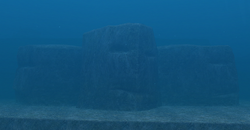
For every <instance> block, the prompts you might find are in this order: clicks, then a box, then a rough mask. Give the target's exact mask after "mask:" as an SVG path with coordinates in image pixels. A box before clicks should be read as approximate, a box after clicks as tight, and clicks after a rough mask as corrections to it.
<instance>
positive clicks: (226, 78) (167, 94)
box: [158, 45, 239, 105]
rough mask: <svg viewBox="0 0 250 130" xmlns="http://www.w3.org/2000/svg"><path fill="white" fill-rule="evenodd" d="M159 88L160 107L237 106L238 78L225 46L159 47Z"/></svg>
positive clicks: (227, 47)
mask: <svg viewBox="0 0 250 130" xmlns="http://www.w3.org/2000/svg"><path fill="white" fill-rule="evenodd" d="M158 51H159V85H160V88H161V92H162V93H161V95H162V103H163V105H237V104H238V91H239V90H238V89H239V88H238V79H237V70H236V66H235V61H234V54H233V52H232V49H231V48H230V47H229V46H192V45H180V46H163V47H158Z"/></svg>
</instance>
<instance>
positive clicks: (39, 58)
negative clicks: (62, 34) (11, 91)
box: [15, 45, 82, 105]
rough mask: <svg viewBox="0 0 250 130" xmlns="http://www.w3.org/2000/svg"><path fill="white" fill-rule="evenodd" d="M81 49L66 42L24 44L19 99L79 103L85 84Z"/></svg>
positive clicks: (18, 77)
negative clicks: (83, 81) (79, 94)
mask: <svg viewBox="0 0 250 130" xmlns="http://www.w3.org/2000/svg"><path fill="white" fill-rule="evenodd" d="M81 50H82V49H81V47H76V46H62V45H43V46H40V45H34V46H32V45H31V46H23V47H21V48H20V49H19V52H18V65H19V68H18V69H17V73H16V78H15V92H16V99H17V100H18V101H19V102H22V103H26V104H42V105H75V104H76V101H77V98H78V92H79V91H78V90H79V87H80V86H82V79H81V77H82V74H81V66H82V65H81V63H82V62H81V60H82V51H81Z"/></svg>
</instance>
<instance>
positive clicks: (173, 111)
mask: <svg viewBox="0 0 250 130" xmlns="http://www.w3.org/2000/svg"><path fill="white" fill-rule="evenodd" d="M0 118H1V119H31V120H64V121H89V122H151V123H152V122H157V123H186V124H188V123H191V124H195V123H198V124H224V125H225V124H228V125H230V124H237V125H238V127H239V125H249V128H250V102H247V101H241V102H240V105H239V106H202V107H201V106H163V107H159V108H156V109H152V110H147V111H138V112H125V111H104V110H86V109H78V108H76V107H68V106H61V107H55V106H26V105H21V104H18V103H15V102H14V101H1V102H0ZM9 121H10V120H9ZM238 127H237V128H238ZM239 128H241V127H239Z"/></svg>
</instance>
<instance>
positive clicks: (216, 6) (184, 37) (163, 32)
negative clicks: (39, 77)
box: [0, 0, 250, 99]
mask: <svg viewBox="0 0 250 130" xmlns="http://www.w3.org/2000/svg"><path fill="white" fill-rule="evenodd" d="M123 23H142V24H145V25H147V26H150V27H152V28H153V30H154V34H155V38H156V42H157V44H158V45H164V44H182V43H185V44H192V43H193V44H200V45H230V46H231V47H232V48H233V51H234V54H235V61H236V65H237V69H238V77H239V86H240V97H241V99H250V0H90V1H89V0H88V1H87V0H1V1H0V99H6V98H13V97H14V92H13V80H14V76H15V71H16V69H17V61H16V55H17V50H18V47H20V46H23V45H27V44H71V45H79V46H80V45H81V37H82V35H83V33H84V32H88V31H91V30H93V29H97V28H101V27H104V26H107V25H118V24H123Z"/></svg>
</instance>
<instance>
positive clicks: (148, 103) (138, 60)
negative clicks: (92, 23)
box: [79, 24, 159, 110]
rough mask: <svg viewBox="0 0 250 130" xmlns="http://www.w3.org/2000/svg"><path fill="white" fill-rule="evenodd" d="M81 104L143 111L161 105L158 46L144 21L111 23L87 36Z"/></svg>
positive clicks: (84, 37)
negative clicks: (158, 86) (139, 22)
mask: <svg viewBox="0 0 250 130" xmlns="http://www.w3.org/2000/svg"><path fill="white" fill-rule="evenodd" d="M83 53H84V54H83V65H84V72H83V74H84V87H83V88H82V89H81V96H82V97H81V100H80V102H79V106H80V107H85V108H95V109H110V110H143V109H150V108H154V107H156V106H157V105H158V95H159V94H158V88H157V78H158V74H157V48H156V44H155V41H154V35H153V30H152V29H151V28H149V27H146V26H144V25H141V24H124V25H118V26H107V27H104V28H101V29H97V30H93V31H91V32H88V33H85V34H84V35H83Z"/></svg>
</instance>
